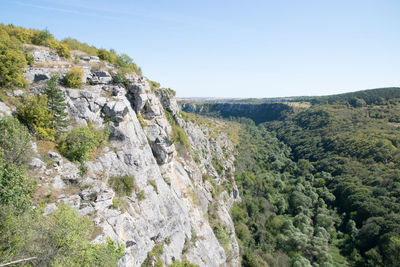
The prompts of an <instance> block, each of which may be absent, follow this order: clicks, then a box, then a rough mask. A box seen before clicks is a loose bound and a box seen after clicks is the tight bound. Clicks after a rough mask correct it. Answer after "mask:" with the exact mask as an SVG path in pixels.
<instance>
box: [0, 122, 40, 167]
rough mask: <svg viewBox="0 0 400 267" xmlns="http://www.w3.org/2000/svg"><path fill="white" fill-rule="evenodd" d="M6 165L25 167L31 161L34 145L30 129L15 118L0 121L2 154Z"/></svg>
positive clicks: (0, 150)
mask: <svg viewBox="0 0 400 267" xmlns="http://www.w3.org/2000/svg"><path fill="white" fill-rule="evenodd" d="M1 152H2V155H3V159H4V163H6V164H7V163H14V164H15V165H17V166H18V165H23V164H26V163H28V162H29V161H30V160H31V156H32V153H33V151H32V145H31V136H30V134H29V132H28V129H27V128H26V127H25V126H24V125H22V124H21V123H20V122H19V121H18V120H17V119H15V118H13V117H5V118H2V119H1V120H0V153H1Z"/></svg>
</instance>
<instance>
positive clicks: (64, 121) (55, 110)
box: [43, 76, 68, 128]
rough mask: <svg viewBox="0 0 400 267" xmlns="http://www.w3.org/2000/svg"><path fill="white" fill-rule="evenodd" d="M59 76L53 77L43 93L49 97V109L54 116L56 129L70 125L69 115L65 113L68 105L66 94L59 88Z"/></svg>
mask: <svg viewBox="0 0 400 267" xmlns="http://www.w3.org/2000/svg"><path fill="white" fill-rule="evenodd" d="M57 80H58V76H52V77H51V78H50V80H48V81H47V83H46V85H47V87H46V88H45V89H44V90H43V93H44V94H45V95H46V96H47V100H48V101H47V107H48V109H49V110H50V111H51V113H52V114H53V117H54V118H53V122H54V126H55V127H60V128H61V127H66V126H67V125H68V113H67V112H65V109H66V107H67V104H66V103H65V95H64V92H63V91H61V89H60V88H58V87H57Z"/></svg>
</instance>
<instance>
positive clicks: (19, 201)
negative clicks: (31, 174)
mask: <svg viewBox="0 0 400 267" xmlns="http://www.w3.org/2000/svg"><path fill="white" fill-rule="evenodd" d="M32 191H33V182H32V181H31V180H29V179H28V178H27V177H26V176H25V173H24V171H23V170H22V169H21V168H19V167H16V166H15V165H13V164H12V163H5V162H4V160H3V159H1V158H0V206H1V205H12V206H13V207H15V208H16V209H17V210H22V209H25V208H26V207H27V206H29V205H30V204H31V202H30V199H29V196H30V194H31V193H32Z"/></svg>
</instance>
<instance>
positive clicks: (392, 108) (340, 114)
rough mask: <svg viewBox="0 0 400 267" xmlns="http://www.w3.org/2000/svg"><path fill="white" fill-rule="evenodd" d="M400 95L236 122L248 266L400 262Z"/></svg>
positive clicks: (238, 207)
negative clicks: (259, 121)
mask: <svg viewBox="0 0 400 267" xmlns="http://www.w3.org/2000/svg"><path fill="white" fill-rule="evenodd" d="M398 92H399V90H398V89H397V88H384V89H378V90H366V91H362V92H356V93H350V94H346V95H345V96H340V97H337V96H333V97H332V98H331V99H334V101H333V100H332V103H331V104H329V103H328V102H327V101H321V102H318V103H317V102H314V103H313V105H312V106H311V107H309V108H302V107H295V108H294V109H293V110H292V111H291V112H286V113H283V114H282V117H281V118H276V119H275V120H272V121H269V122H265V123H261V124H259V125H255V124H254V121H252V120H250V119H248V118H240V119H234V120H236V121H238V122H240V123H241V124H242V129H241V131H238V132H239V133H240V136H239V138H238V142H236V144H237V155H236V156H235V157H236V176H235V180H236V183H237V185H238V187H239V191H240V193H241V197H242V199H243V201H242V202H241V203H236V204H235V205H234V207H233V209H232V211H231V212H232V217H233V220H234V222H235V228H236V234H237V236H238V238H239V240H240V246H241V252H242V265H243V266H399V265H400V257H399V256H398V255H400V243H399V240H400V239H399V236H400V215H399V213H400V203H399V200H400V198H399V197H400V194H399V192H400V180H399V177H400V171H399V167H400V165H399V163H400V156H399V155H400V150H399V148H400V137H399V130H400V128H399V126H400V124H399V122H400V120H399V116H400V115H399V114H400V98H398V97H396V96H397V93H398ZM315 99H319V97H316V98H315ZM321 99H323V98H322V97H321ZM207 115H209V116H212V115H214V116H217V115H216V113H214V114H211V113H210V114H207ZM192 116H193V115H192Z"/></svg>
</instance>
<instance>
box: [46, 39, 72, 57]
mask: <svg viewBox="0 0 400 267" xmlns="http://www.w3.org/2000/svg"><path fill="white" fill-rule="evenodd" d="M48 46H49V47H50V48H51V49H55V50H56V52H57V54H58V55H59V56H60V57H63V58H70V57H71V51H69V48H68V46H67V45H66V44H63V43H60V42H58V41H57V40H56V39H52V40H50V41H49V42H48Z"/></svg>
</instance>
